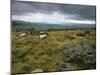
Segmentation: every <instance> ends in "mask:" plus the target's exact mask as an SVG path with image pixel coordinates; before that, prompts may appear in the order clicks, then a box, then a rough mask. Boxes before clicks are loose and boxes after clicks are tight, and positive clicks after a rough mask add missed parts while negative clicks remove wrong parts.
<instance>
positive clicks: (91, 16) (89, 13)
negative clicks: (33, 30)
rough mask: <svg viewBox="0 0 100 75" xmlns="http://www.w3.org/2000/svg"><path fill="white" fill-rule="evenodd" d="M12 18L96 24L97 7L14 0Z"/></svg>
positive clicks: (44, 21) (58, 22) (31, 20)
mask: <svg viewBox="0 0 100 75" xmlns="http://www.w3.org/2000/svg"><path fill="white" fill-rule="evenodd" d="M11 12H12V19H13V20H21V21H27V22H43V23H54V24H60V23H73V24H74V23H78V24H95V18H96V15H95V14H96V7H95V6H89V5H87V6H86V5H71V4H55V3H43V2H41V3H39V2H24V1H18V0H12V8H11Z"/></svg>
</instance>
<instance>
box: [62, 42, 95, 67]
mask: <svg viewBox="0 0 100 75" xmlns="http://www.w3.org/2000/svg"><path fill="white" fill-rule="evenodd" d="M94 46H95V45H92V44H83V43H82V44H80V45H76V46H66V47H65V50H64V55H65V60H64V61H65V62H66V63H73V64H77V65H78V66H79V67H80V69H94V68H95V67H96V49H95V47H94Z"/></svg>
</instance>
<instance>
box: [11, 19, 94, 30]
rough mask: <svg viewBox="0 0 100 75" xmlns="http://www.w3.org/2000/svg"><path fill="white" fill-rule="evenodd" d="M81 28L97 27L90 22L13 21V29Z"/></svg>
mask: <svg viewBox="0 0 100 75" xmlns="http://www.w3.org/2000/svg"><path fill="white" fill-rule="evenodd" d="M80 28H95V25H89V24H85V25H83V24H47V23H32V22H25V21H12V31H26V30H30V29H32V30H53V29H55V30H58V29H80Z"/></svg>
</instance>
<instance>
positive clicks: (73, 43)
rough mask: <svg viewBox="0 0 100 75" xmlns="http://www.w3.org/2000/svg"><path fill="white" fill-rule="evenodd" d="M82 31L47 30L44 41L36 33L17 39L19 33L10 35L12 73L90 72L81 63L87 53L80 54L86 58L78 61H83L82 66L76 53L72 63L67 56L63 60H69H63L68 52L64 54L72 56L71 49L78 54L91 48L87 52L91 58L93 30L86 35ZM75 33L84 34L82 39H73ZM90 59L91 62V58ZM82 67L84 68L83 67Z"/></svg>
mask: <svg viewBox="0 0 100 75" xmlns="http://www.w3.org/2000/svg"><path fill="white" fill-rule="evenodd" d="M86 31H87V30H61V31H49V35H48V36H47V38H45V39H39V34H34V33H33V34H28V35H26V36H24V37H20V36H19V35H20V33H18V32H12V73H13V74H16V73H33V72H34V70H36V69H41V70H43V72H52V71H64V70H77V69H91V66H92V65H91V63H88V62H87V63H86V64H85V60H88V57H87V56H88V53H87V52H86V53H85V52H84V51H83V52H84V53H85V54H86V55H85V56H86V57H87V58H84V59H85V60H82V62H83V61H84V63H83V64H81V62H80V63H79V62H78V61H81V60H80V59H78V58H77V55H79V54H78V53H76V59H75V60H74V57H73V58H71V57H70V55H69V56H68V57H69V58H70V60H69V61H66V60H68V59H69V58H68V57H66V56H67V55H68V53H66V52H65V51H68V52H69V53H70V54H71V55H75V53H74V52H73V51H74V50H76V52H79V51H82V50H90V51H91V50H92V49H93V50H94V52H90V53H92V55H95V43H96V36H95V30H92V29H91V30H88V31H89V33H85V32H86ZM79 33H85V36H77V34H79ZM82 44H84V45H82ZM86 45H87V47H86ZM91 45H92V46H94V48H92V46H91ZM83 46H84V47H83ZM88 47H89V48H88ZM83 48H85V49H83ZM88 52H89V51H88ZM81 57H82V56H81ZM93 58H94V59H95V57H94V56H93ZM91 59H92V58H91ZM76 60H78V61H76ZM73 62H74V63H73ZM83 65H85V68H84V67H83ZM87 65H90V66H87ZM94 65H95V64H94ZM94 65H93V66H94ZM94 68H95V66H94V67H92V69H94Z"/></svg>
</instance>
